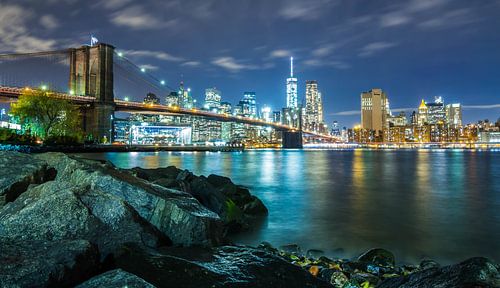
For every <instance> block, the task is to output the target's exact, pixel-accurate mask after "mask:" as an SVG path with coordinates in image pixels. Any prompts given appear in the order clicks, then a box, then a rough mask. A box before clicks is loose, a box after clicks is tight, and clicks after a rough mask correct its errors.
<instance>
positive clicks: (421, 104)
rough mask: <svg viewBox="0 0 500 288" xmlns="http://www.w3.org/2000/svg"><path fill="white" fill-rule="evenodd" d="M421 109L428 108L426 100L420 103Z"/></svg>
mask: <svg viewBox="0 0 500 288" xmlns="http://www.w3.org/2000/svg"><path fill="white" fill-rule="evenodd" d="M418 108H419V109H425V108H427V105H426V104H425V101H424V99H422V102H420V107H418Z"/></svg>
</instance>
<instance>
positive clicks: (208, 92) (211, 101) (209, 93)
mask: <svg viewBox="0 0 500 288" xmlns="http://www.w3.org/2000/svg"><path fill="white" fill-rule="evenodd" d="M221 99H222V96H221V92H220V91H219V90H217V89H216V88H215V87H214V88H208V89H205V105H204V106H203V107H204V108H205V109H207V110H210V111H212V112H217V111H218V109H219V108H220V101H221ZM214 109H215V111H213V110H214Z"/></svg>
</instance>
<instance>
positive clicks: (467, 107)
mask: <svg viewBox="0 0 500 288" xmlns="http://www.w3.org/2000/svg"><path fill="white" fill-rule="evenodd" d="M462 108H464V109H497V108H500V104H489V105H463V106H462Z"/></svg>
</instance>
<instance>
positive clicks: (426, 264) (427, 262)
mask: <svg viewBox="0 0 500 288" xmlns="http://www.w3.org/2000/svg"><path fill="white" fill-rule="evenodd" d="M439 267H440V265H439V263H437V262H436V261H434V260H431V259H424V260H422V261H421V262H420V265H419V268H420V269H422V270H425V269H429V268H439Z"/></svg>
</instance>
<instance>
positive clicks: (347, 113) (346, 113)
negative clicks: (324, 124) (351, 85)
mask: <svg viewBox="0 0 500 288" xmlns="http://www.w3.org/2000/svg"><path fill="white" fill-rule="evenodd" d="M330 115H331V116H354V115H361V110H348V111H341V112H334V113H330Z"/></svg>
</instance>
